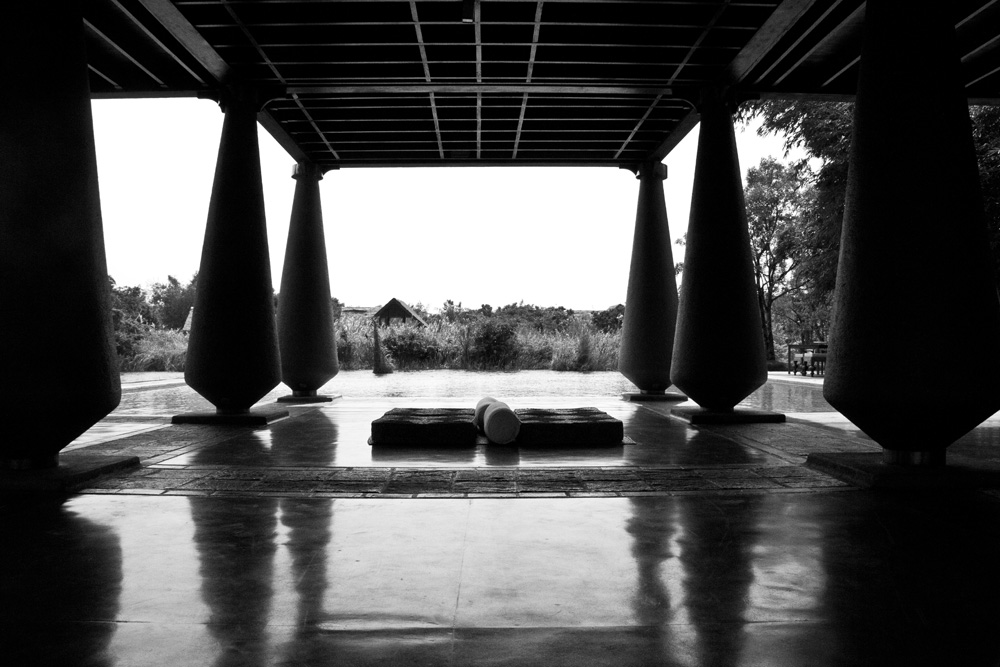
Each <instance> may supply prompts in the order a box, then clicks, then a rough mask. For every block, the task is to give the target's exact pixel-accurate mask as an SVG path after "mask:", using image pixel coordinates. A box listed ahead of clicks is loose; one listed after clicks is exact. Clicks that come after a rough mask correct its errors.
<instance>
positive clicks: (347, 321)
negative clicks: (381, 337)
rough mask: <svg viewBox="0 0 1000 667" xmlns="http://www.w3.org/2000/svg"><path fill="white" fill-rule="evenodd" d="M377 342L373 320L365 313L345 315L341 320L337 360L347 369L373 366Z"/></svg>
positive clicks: (338, 333)
mask: <svg viewBox="0 0 1000 667" xmlns="http://www.w3.org/2000/svg"><path fill="white" fill-rule="evenodd" d="M374 347H375V343H374V341H373V340H372V321H371V319H369V318H368V317H366V316H364V315H345V316H343V317H341V318H340V320H339V331H338V332H337V361H339V362H340V367H341V368H342V369H343V370H345V371H354V370H359V369H363V368H371V367H372V363H373V359H374V353H373V351H374Z"/></svg>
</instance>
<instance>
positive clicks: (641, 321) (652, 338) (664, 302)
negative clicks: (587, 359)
mask: <svg viewBox="0 0 1000 667" xmlns="http://www.w3.org/2000/svg"><path fill="white" fill-rule="evenodd" d="M666 177H667V167H666V165H664V164H661V163H659V162H657V163H652V162H651V163H646V164H643V165H641V166H640V167H639V173H638V178H639V204H638V206H637V208H636V213H635V234H634V236H633V238H632V263H631V265H630V267H629V274H628V294H627V297H626V299H625V320H624V322H622V342H621V351H620V354H619V359H618V370H619V371H620V372H621V374H622V375H624V376H625V377H627V378H628V379H629V380H630V381H631V382H632V383H633V384H634V385H635V386H637V387H638V388H639V390H640V392H642V395H650V396H664V395H665V390H666V389H667V387H669V386H670V360H671V354H672V352H673V345H674V325H675V323H676V320H677V280H676V278H675V275H674V257H673V253H672V252H671V250H670V246H671V243H670V229H669V226H668V225H667V206H666V203H665V202H664V199H663V180H664V179H665V178H666ZM678 398H683V397H680V396H678Z"/></svg>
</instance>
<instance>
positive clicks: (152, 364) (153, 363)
mask: <svg viewBox="0 0 1000 667" xmlns="http://www.w3.org/2000/svg"><path fill="white" fill-rule="evenodd" d="M187 346H188V338H187V335H186V334H184V333H183V332H180V331H175V330H173V329H150V330H149V331H147V332H146V335H145V336H144V337H143V338H141V339H140V340H139V341H137V342H136V344H135V350H134V353H133V354H132V355H131V356H127V357H122V358H120V363H121V370H123V371H183V370H184V363H185V361H186V359H187Z"/></svg>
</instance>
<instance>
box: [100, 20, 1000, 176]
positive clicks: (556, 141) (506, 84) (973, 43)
mask: <svg viewBox="0 0 1000 667" xmlns="http://www.w3.org/2000/svg"><path fill="white" fill-rule="evenodd" d="M947 6H948V10H949V11H950V12H951V15H952V20H954V22H955V25H956V27H957V32H958V37H959V45H960V52H961V56H962V65H963V72H964V74H963V76H964V79H965V85H966V89H967V91H968V94H969V97H970V99H973V100H997V99H998V98H1000V2H997V0H952V1H951V2H949V3H947ZM864 13H865V2H863V1H861V0H406V1H403V0H378V1H373V0H363V1H359V0H252V1H251V0H90V1H89V2H87V3H86V4H85V25H86V30H87V39H88V53H89V56H88V57H89V64H90V74H91V77H90V78H91V89H92V93H93V95H94V96H95V97H115V96H120V97H137V96H184V95H188V96H195V95H200V96H208V97H214V96H217V95H218V92H219V90H220V89H222V88H224V87H225V86H228V85H231V84H241V85H250V86H255V87H260V88H261V89H264V90H266V91H268V95H267V97H268V98H269V101H268V102H267V103H266V104H265V105H264V107H263V110H262V111H261V113H260V115H259V119H260V121H261V122H262V124H263V125H264V126H265V127H266V128H267V129H268V130H269V131H270V132H271V134H272V135H274V136H275V138H276V139H277V140H278V141H279V143H281V144H282V145H283V146H284V147H285V149H286V150H288V152H289V153H290V154H291V156H292V157H293V158H294V159H296V160H297V161H311V162H314V163H316V164H318V165H320V166H321V167H323V168H341V167H385V166H407V165H411V166H453V165H520V166H524V165H600V166H621V167H626V168H634V167H635V166H636V165H637V164H639V163H641V162H644V161H649V160H660V159H662V158H663V157H664V156H665V155H666V154H667V153H668V152H669V151H670V150H671V148H673V146H675V145H676V144H677V143H678V142H679V141H680V140H681V139H682V138H683V136H684V135H685V134H686V133H687V132H688V131H689V130H690V129H691V128H692V127H693V126H694V125H695V124H696V123H697V119H698V116H697V113H696V112H694V111H693V104H694V103H695V102H696V101H697V100H698V97H699V95H700V93H701V91H702V90H703V89H705V88H724V89H727V90H729V91H730V92H731V94H732V95H733V96H734V97H736V98H738V99H745V98H755V97H758V96H763V97H767V96H813V97H825V98H833V99H849V98H850V97H851V96H852V95H853V93H854V89H855V85H856V79H857V71H858V57H859V50H860V41H861V40H860V35H861V28H862V24H863V19H864ZM935 85H936V82H934V81H930V80H929V81H927V87H926V89H925V90H923V91H915V94H917V93H919V94H934V90H933V89H934V86H935Z"/></svg>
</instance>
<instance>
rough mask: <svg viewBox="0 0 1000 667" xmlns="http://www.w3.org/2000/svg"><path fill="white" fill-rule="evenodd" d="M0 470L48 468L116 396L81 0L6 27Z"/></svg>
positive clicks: (2, 32)
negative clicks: (2, 425)
mask: <svg viewBox="0 0 1000 667" xmlns="http://www.w3.org/2000/svg"><path fill="white" fill-rule="evenodd" d="M0 63H3V65H2V70H3V72H4V87H5V88H6V90H7V94H5V95H4V101H3V104H0V128H2V129H0V286H2V288H0V373H2V377H3V382H2V383H0V387H2V388H0V391H2V403H3V406H4V411H5V413H6V414H7V415H8V416H9V417H10V418H9V419H7V420H6V422H5V424H4V435H3V437H2V438H0V467H5V468H39V467H52V466H55V465H56V464H57V462H58V455H59V450H61V449H62V448H63V447H65V446H66V445H67V444H69V443H70V442H71V441H73V440H74V439H75V438H76V437H77V436H79V435H80V434H81V433H83V432H84V431H86V430H87V429H88V428H90V427H91V426H93V425H94V424H95V423H96V422H97V421H98V420H100V419H101V418H102V417H104V416H105V415H107V414H108V413H109V412H111V411H112V410H114V408H115V407H116V406H117V405H118V401H119V399H120V398H121V385H120V383H119V378H118V359H117V357H116V355H115V345H114V334H113V329H112V323H111V306H110V290H109V285H108V269H107V262H106V261H105V255H104V232H103V227H102V222H101V205H100V194H99V191H98V186H97V158H96V155H95V152H94V128H93V121H92V118H91V113H90V88H89V83H88V80H87V75H88V72H87V56H86V53H85V51H84V39H83V20H82V19H81V17H80V9H79V3H76V2H69V1H62V0H60V1H57V2H44V3H31V2H29V3H25V4H24V6H19V7H17V9H16V10H12V11H9V12H6V13H5V15H4V18H3V20H2V21H0Z"/></svg>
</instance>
